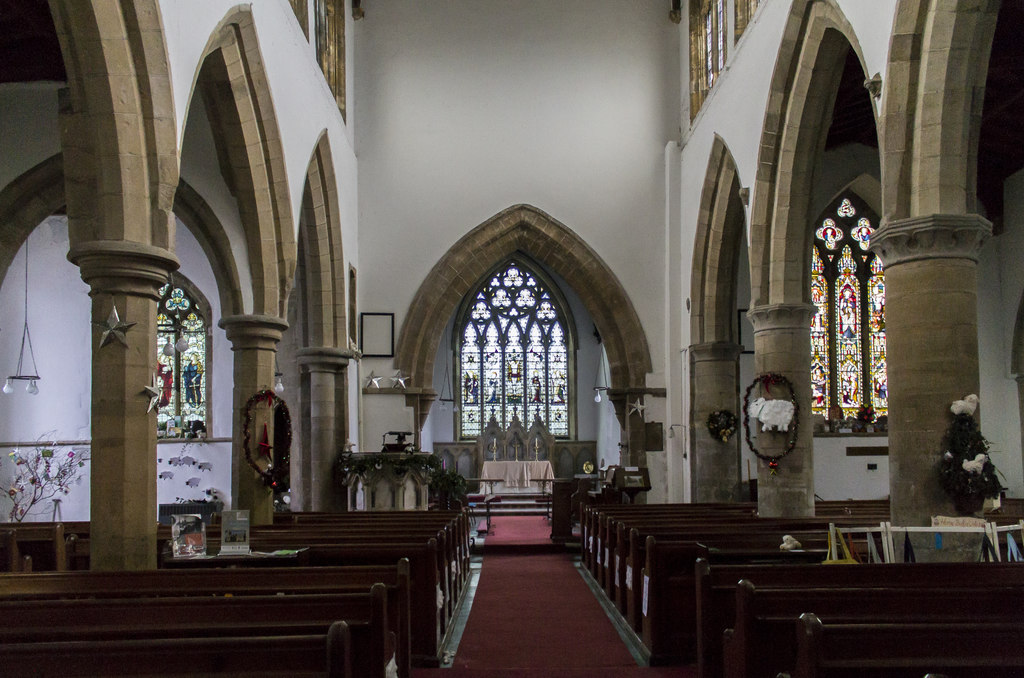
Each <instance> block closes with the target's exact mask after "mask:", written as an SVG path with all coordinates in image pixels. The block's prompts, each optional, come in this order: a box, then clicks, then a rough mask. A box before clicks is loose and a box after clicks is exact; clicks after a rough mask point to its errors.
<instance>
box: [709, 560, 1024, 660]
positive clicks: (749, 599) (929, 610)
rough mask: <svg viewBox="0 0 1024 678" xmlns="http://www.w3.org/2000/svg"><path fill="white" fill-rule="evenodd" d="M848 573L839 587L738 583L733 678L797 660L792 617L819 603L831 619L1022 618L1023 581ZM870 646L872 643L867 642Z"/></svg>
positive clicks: (731, 638)
mask: <svg viewBox="0 0 1024 678" xmlns="http://www.w3.org/2000/svg"><path fill="white" fill-rule="evenodd" d="M843 584H844V583H843V582H842V576H841V573H837V574H836V582H835V584H834V585H833V586H826V587H821V588H812V587H807V586H804V587H795V588H774V589H773V588H759V587H755V586H754V585H753V583H751V582H750V581H748V580H745V579H744V580H741V581H740V582H739V583H738V584H737V585H736V620H735V623H734V625H733V628H731V629H727V630H726V631H725V633H724V636H723V654H724V675H725V677H726V678H772V677H773V676H775V675H776V674H777V673H778V672H779V671H781V670H784V669H786V668H789V667H791V666H793V663H792V658H793V657H794V656H795V655H796V646H795V642H794V635H793V632H792V627H793V622H794V621H795V620H796V619H797V618H798V617H799V616H800V614H801V613H802V612H805V611H808V610H814V611H815V614H817V615H818V617H819V618H821V619H825V620H826V621H828V622H829V623H864V624H870V623H876V622H898V623H901V624H903V623H910V622H927V623H973V622H982V621H994V620H1003V621H1014V620H1018V619H1019V616H1020V611H1021V610H1022V609H1024V586H1021V587H1018V588H1006V587H995V588H990V587H977V586H975V587H964V588H957V587H956V586H955V585H949V583H948V582H933V584H935V585H934V586H932V587H925V586H920V587H913V586H912V587H905V588H904V587H876V586H868V587H857V586H845V585H843ZM862 651H863V652H864V653H870V652H871V651H872V648H871V647H870V646H864V647H863V648H862Z"/></svg>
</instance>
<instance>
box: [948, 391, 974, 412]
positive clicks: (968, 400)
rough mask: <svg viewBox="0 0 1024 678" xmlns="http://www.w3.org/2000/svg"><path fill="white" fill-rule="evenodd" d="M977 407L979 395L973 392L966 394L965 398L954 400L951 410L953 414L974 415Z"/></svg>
mask: <svg viewBox="0 0 1024 678" xmlns="http://www.w3.org/2000/svg"><path fill="white" fill-rule="evenodd" d="M976 409H978V396H976V395H974V394H973V393H972V394H971V395H969V396H965V397H964V399H963V400H954V401H953V404H952V405H950V406H949V411H950V412H952V413H953V414H971V415H973V414H974V411H975V410H976Z"/></svg>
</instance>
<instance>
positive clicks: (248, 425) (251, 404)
mask: <svg viewBox="0 0 1024 678" xmlns="http://www.w3.org/2000/svg"><path fill="white" fill-rule="evenodd" d="M261 403H265V404H266V405H267V407H269V408H270V409H271V410H274V409H279V410H280V413H281V419H282V422H281V423H283V424H284V427H283V428H284V430H283V431H275V432H274V440H275V443H276V444H277V447H278V448H283V449H278V463H277V464H274V454H273V451H272V450H273V448H274V445H273V444H271V442H270V440H269V439H268V435H267V425H266V424H263V437H262V439H261V440H260V442H259V443H257V447H259V448H260V456H265V457H267V463H266V466H265V467H261V466H260V465H259V464H257V463H256V460H255V459H253V456H252V449H251V446H250V442H251V441H252V420H253V413H254V410H255V409H256V406H257V405H259V404H261ZM242 431H243V436H244V438H243V440H242V449H244V450H245V461H246V463H248V464H249V466H250V467H251V468H252V470H253V471H256V473H257V474H258V475H259V477H260V478H261V479H262V480H263V484H264V485H266V486H267V487H269V488H271V489H273V490H275V491H279V490H283V489H285V488H284V482H283V481H284V479H285V478H286V477H287V476H288V472H289V469H290V466H291V463H290V459H291V448H292V417H291V414H290V413H289V412H288V406H287V405H286V404H285V402H284V400H282V399H281V398H279V397H278V395H277V394H276V393H274V392H273V391H272V390H270V389H266V390H264V391H260V392H258V393H254V394H253V395H252V396H251V397H250V398H249V400H248V401H247V402H246V403H245V424H244V426H243V428H242Z"/></svg>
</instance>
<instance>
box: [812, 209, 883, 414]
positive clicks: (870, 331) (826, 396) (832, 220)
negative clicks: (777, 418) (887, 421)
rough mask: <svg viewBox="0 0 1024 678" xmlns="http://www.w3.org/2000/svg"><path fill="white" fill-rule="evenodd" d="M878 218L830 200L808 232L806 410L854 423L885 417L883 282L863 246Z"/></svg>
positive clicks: (879, 269)
mask: <svg viewBox="0 0 1024 678" xmlns="http://www.w3.org/2000/svg"><path fill="white" fill-rule="evenodd" d="M877 223H878V217H877V216H876V215H875V214H874V213H873V212H872V211H871V209H870V208H869V207H868V206H867V205H866V204H864V202H863V201H862V200H860V198H858V197H857V196H856V195H853V194H850V195H847V196H841V197H839V198H837V199H836V200H835V201H834V202H833V203H832V204H831V205H829V207H828V208H827V209H826V210H825V211H824V213H823V214H822V216H821V217H820V218H819V220H818V222H817V227H816V228H815V231H814V246H813V248H812V250H811V302H812V303H813V304H814V306H815V307H816V309H817V314H816V315H815V316H814V318H813V319H812V320H811V409H812V411H813V412H814V413H815V414H821V415H824V416H825V417H826V418H830V417H829V410H830V408H832V407H839V408H840V409H841V410H842V415H841V416H842V417H843V418H845V417H855V416H856V415H857V412H858V411H859V410H860V409H861V408H862V407H871V408H873V410H874V415H875V417H880V416H882V415H885V414H887V413H888V407H889V395H888V382H887V381H886V354H885V276H884V273H883V271H882V262H880V261H879V260H878V258H877V257H876V256H875V255H874V254H873V253H871V252H869V251H868V245H869V243H870V240H871V234H872V233H873V232H874V230H875V227H876V225H877Z"/></svg>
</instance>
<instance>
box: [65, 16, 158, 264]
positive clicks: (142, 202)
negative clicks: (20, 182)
mask: <svg viewBox="0 0 1024 678" xmlns="http://www.w3.org/2000/svg"><path fill="white" fill-rule="evenodd" d="M112 5H113V7H111V6H109V5H104V6H103V8H106V9H111V8H113V9H114V11H101V7H100V6H97V5H95V4H94V3H83V2H77V1H76V0H54V2H51V3H50V9H51V12H52V14H53V19H54V26H55V27H56V30H57V36H58V38H59V40H60V45H61V52H62V54H63V56H64V64H65V67H66V69H67V73H68V96H67V98H66V100H65V101H63V102H62V113H61V118H62V129H63V133H62V142H63V143H62V146H63V149H64V159H65V162H66V163H67V165H68V166H67V170H66V181H67V197H68V201H67V202H68V216H69V223H70V224H71V225H72V228H71V238H72V250H75V249H76V245H78V244H79V243H83V242H89V241H97V240H130V241H133V242H137V243H143V244H146V245H151V246H154V247H156V248H160V249H168V248H169V247H170V243H171V241H172V240H173V236H172V234H173V231H172V229H173V217H172V216H171V206H172V203H173V199H174V190H175V187H176V186H177V184H178V154H177V135H176V130H175V115H174V100H173V96H172V90H171V81H170V69H169V67H168V63H167V48H166V45H165V43H164V36H163V28H162V24H161V19H160V8H159V3H158V2H157V1H156V0H139V1H134V0H132V1H125V0H115V2H114V3H112Z"/></svg>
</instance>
